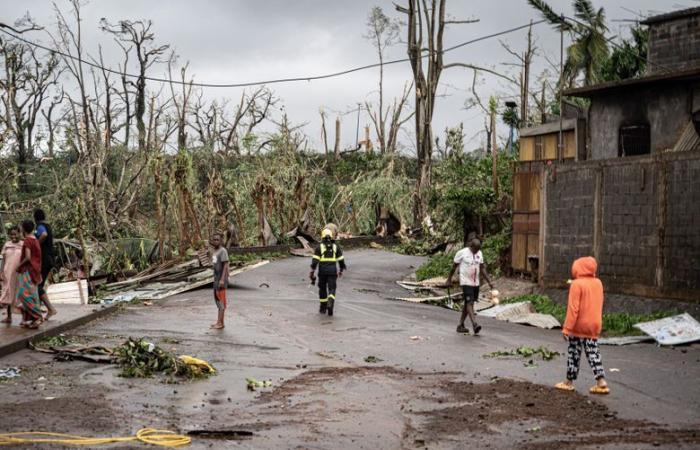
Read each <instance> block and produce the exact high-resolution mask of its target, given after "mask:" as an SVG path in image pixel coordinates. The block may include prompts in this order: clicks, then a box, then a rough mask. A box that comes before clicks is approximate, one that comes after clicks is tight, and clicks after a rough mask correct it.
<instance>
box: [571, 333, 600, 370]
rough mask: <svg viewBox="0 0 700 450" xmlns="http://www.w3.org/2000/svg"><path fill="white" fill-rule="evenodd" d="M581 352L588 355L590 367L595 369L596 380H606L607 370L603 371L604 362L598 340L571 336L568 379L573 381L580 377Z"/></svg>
mask: <svg viewBox="0 0 700 450" xmlns="http://www.w3.org/2000/svg"><path fill="white" fill-rule="evenodd" d="M581 350H583V352H584V353H585V354H586V359H588V365H589V366H591V369H593V375H594V376H595V379H596V380H597V379H599V378H604V377H605V370H604V369H603V360H602V359H601V357H600V350H599V349H598V340H597V339H587V338H580V337H576V336H569V351H568V355H567V358H566V379H567V380H571V381H573V380H575V379H576V378H577V377H578V368H579V366H580V365H581Z"/></svg>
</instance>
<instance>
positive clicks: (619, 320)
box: [503, 294, 678, 336]
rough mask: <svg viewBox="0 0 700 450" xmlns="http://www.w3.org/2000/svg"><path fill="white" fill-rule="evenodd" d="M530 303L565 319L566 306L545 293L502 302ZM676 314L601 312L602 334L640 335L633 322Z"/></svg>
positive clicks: (676, 312)
mask: <svg viewBox="0 0 700 450" xmlns="http://www.w3.org/2000/svg"><path fill="white" fill-rule="evenodd" d="M526 301H529V302H531V303H532V306H533V307H534V308H535V311H536V312H538V313H541V314H551V315H552V316H554V317H555V318H556V319H557V320H558V321H559V323H561V324H563V323H564V320H565V319H566V306H563V305H560V304H558V303H556V302H554V301H553V300H552V299H551V298H549V297H548V296H546V295H537V294H531V295H520V296H517V297H512V298H509V299H507V300H504V301H503V303H517V302H526ZM676 314H678V311H675V310H670V311H660V312H656V313H652V314H630V313H625V312H610V313H603V332H602V335H603V336H640V335H642V334H644V333H642V332H641V331H639V330H638V329H636V328H634V324H637V323H640V322H649V321H651V320H658V319H663V318H664V317H669V316H673V315H676Z"/></svg>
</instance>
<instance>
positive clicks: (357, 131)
mask: <svg viewBox="0 0 700 450" xmlns="http://www.w3.org/2000/svg"><path fill="white" fill-rule="evenodd" d="M360 111H362V104H361V103H358V104H357V128H356V129H355V147H359V146H360Z"/></svg>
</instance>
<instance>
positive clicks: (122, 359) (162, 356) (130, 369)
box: [113, 338, 215, 379]
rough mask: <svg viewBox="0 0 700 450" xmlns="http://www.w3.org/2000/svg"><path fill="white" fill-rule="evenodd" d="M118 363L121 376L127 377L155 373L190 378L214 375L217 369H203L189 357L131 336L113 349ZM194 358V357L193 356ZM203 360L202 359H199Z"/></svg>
mask: <svg viewBox="0 0 700 450" xmlns="http://www.w3.org/2000/svg"><path fill="white" fill-rule="evenodd" d="M113 354H114V356H115V360H116V363H117V364H119V366H121V368H122V372H121V376H123V377H126V378H150V377H152V376H153V375H155V374H159V373H160V374H164V375H171V376H180V377H184V378H189V379H195V378H203V377H207V376H209V375H212V374H213V373H214V372H215V370H214V368H213V367H211V366H210V365H209V364H206V366H208V367H210V368H211V370H203V369H202V367H201V365H200V364H190V363H188V362H187V361H188V359H187V358H191V357H185V360H183V359H182V357H180V358H178V357H176V356H175V355H173V354H172V353H170V352H168V351H166V350H163V349H162V348H160V347H158V346H157V345H155V344H153V343H152V342H148V341H146V340H144V339H138V340H136V339H133V338H129V339H127V341H126V342H124V343H123V344H122V345H120V346H118V347H116V348H115V349H114V350H113ZM192 359H194V358H192ZM197 361H201V360H197Z"/></svg>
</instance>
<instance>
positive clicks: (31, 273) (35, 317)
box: [17, 220, 44, 328]
mask: <svg viewBox="0 0 700 450" xmlns="http://www.w3.org/2000/svg"><path fill="white" fill-rule="evenodd" d="M33 231H34V222H32V221H31V220H25V221H24V222H22V234H23V235H24V241H23V242H22V259H21V260H20V262H19V267H18V268H17V273H18V274H19V280H18V283H17V303H19V304H20V309H22V323H21V324H20V326H21V327H26V328H39V325H41V323H42V322H43V320H44V318H43V317H42V316H41V300H39V294H38V291H37V286H38V285H39V283H41V246H40V245H39V241H37V239H36V238H35V237H34V233H33Z"/></svg>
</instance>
